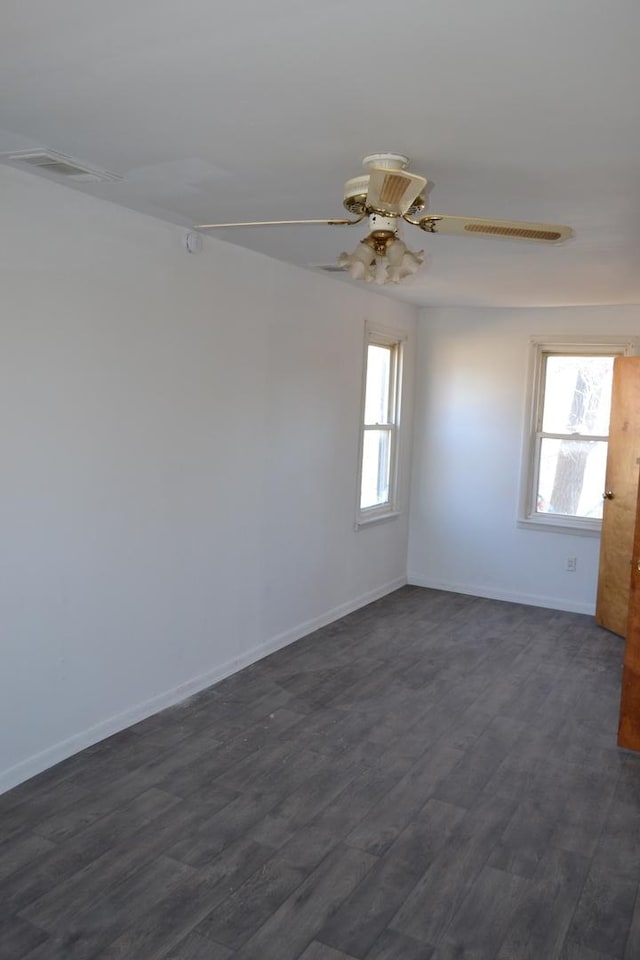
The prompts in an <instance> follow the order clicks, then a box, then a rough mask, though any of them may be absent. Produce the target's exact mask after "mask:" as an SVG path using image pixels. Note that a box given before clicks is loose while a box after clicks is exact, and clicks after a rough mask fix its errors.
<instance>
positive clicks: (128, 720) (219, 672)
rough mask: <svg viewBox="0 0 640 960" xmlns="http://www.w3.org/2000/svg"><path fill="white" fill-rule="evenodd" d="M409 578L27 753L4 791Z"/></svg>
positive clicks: (0, 783)
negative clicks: (27, 755)
mask: <svg viewBox="0 0 640 960" xmlns="http://www.w3.org/2000/svg"><path fill="white" fill-rule="evenodd" d="M406 582H407V578H406V577H399V578H397V579H396V580H392V581H390V582H389V583H386V584H384V585H382V586H380V587H377V588H376V589H375V590H370V591H368V592H367V593H364V594H361V595H360V596H359V597H355V598H354V599H352V600H348V601H347V602H346V603H341V604H340V605H339V606H337V607H334V608H333V609H332V610H327V611H326V612H325V613H323V614H321V615H320V616H318V617H314V618H312V619H311V620H306V621H305V622H304V623H301V624H298V626H296V627H293V628H292V629H291V630H287V631H285V632H284V633H281V634H279V635H278V636H276V637H272V638H271V639H270V640H266V641H265V642H264V643H260V644H258V645H256V646H254V647H252V648H251V649H250V650H246V651H244V652H243V653H242V654H241V655H240V656H238V657H234V658H233V659H231V660H227V661H226V663H222V664H219V665H218V666H216V667H214V668H213V669H212V670H209V671H207V672H206V673H202V674H199V675H198V676H197V677H193V678H192V679H190V680H187V681H186V682H184V683H181V684H179V685H178V686H177V687H172V688H171V689H170V690H165V691H164V692H163V693H160V694H158V695H157V696H155V697H152V698H151V699H150V700H145V701H144V702H143V703H139V704H136V705H135V706H133V707H130V708H129V709H128V710H124V711H123V712H121V713H118V714H116V715H115V716H113V717H109V718H108V719H106V720H103V721H101V722H100V723H96V724H94V725H93V726H91V727H88V728H87V729H86V730H82V731H81V732H80V733H76V734H74V735H73V736H71V737H68V738H67V739H66V740H62V741H60V742H59V743H55V744H53V746H51V747H48V748H47V749H46V750H43V751H41V752H40V753H37V754H34V755H33V756H31V757H27V758H26V759H25V760H22V761H20V763H17V764H15V765H14V766H12V767H9V768H8V769H6V770H3V771H0V794H1V793H4V792H5V791H6V790H10V789H11V788H12V787H15V786H17V785H18V784H19V783H23V782H24V781H25V780H29V779H30V778H31V777H34V776H36V774H38V773H42V771H43V770H48V769H49V767H53V766H54V765H55V764H56V763H60V762H61V761H62V760H66V759H67V758H68V757H71V756H73V754H74V753H79V751H80V750H85V749H86V748H87V747H91V746H93V744H94V743H98V742H99V741H100V740H104V739H105V738H106V737H111V736H113V734H114V733H119V732H120V731H121V730H124V729H126V728H127V727H130V726H132V725H133V724H134V723H138V722H139V721H140V720H145V719H146V718H147V717H150V716H152V715H153V714H154V713H159V712H160V710H165V709H166V708H167V707H172V706H174V705H175V704H176V703H180V702H181V701H182V700H186V699H187V698H188V697H192V696H193V695H194V694H196V693H199V692H200V691H201V690H205V689H206V688H207V687H211V686H213V684H215V683H219V682H220V681H221V680H224V679H225V677H228V676H230V675H231V674H233V673H237V671H238V670H242V669H243V667H248V666H249V665H250V664H252V663H255V662H256V661H257V660H262V658H263V657H266V656H268V655H269V654H270V653H274V652H275V651H276V650H279V649H280V648H281V647H286V646H288V644H290V643H294V642H295V641H296V640H300V639H301V637H305V636H307V634H309V633H313V631H314V630H319V629H320V628H321V627H325V626H327V624H329V623H333V621H334V620H339V619H340V617H344V616H346V615H347V614H348V613H353V611H354V610H359V609H360V608H361V607H364V606H366V605H367V604H368V603H372V602H373V601H374V600H379V599H380V597H384V596H386V594H388V593H392V592H393V591H394V590H398V589H399V588H400V587H403V586H404V585H405V584H406Z"/></svg>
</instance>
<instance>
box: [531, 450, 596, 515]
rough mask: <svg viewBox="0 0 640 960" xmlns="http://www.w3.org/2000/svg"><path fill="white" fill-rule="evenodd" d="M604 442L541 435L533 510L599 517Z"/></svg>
mask: <svg viewBox="0 0 640 960" xmlns="http://www.w3.org/2000/svg"><path fill="white" fill-rule="evenodd" d="M606 466H607V443H606V442H605V441H600V440H550V439H543V440H542V443H541V448H540V475H539V483H538V495H537V506H536V511H537V513H554V514H562V515H564V516H571V517H591V518H593V519H596V520H601V519H602V491H603V490H604V479H605V469H606Z"/></svg>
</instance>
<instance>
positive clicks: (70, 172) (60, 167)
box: [0, 150, 122, 183]
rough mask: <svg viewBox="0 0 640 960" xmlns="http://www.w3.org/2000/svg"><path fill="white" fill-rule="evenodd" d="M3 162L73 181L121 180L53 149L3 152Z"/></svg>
mask: <svg viewBox="0 0 640 960" xmlns="http://www.w3.org/2000/svg"><path fill="white" fill-rule="evenodd" d="M0 159H1V160H3V161H4V162H5V163H11V164H15V165H16V166H17V167H29V168H31V170H32V172H34V173H35V172H37V171H42V172H43V173H52V174H54V175H55V176H57V177H60V178H62V179H65V180H72V181H74V183H100V182H103V181H113V180H121V179H122V177H119V176H117V174H115V173H107V171H106V170H96V169H95V168H93V167H87V166H86V165H85V164H82V163H79V162H78V161H77V160H74V159H73V157H67V156H65V155H64V154H63V153H56V152H55V151H54V150H25V151H24V152H23V153H15V152H14V153H5V154H2V155H1V156H0Z"/></svg>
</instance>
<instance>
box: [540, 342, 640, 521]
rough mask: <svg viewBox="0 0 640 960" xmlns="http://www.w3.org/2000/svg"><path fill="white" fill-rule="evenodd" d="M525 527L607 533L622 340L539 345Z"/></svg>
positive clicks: (627, 346)
mask: <svg viewBox="0 0 640 960" xmlns="http://www.w3.org/2000/svg"><path fill="white" fill-rule="evenodd" d="M532 348H533V357H532V364H531V367H532V380H533V383H532V389H531V404H530V438H529V444H528V450H527V458H526V474H525V475H526V477H527V485H526V491H525V498H524V499H525V502H524V510H523V514H524V522H525V524H535V525H542V524H544V525H546V526H547V527H559V528H562V529H564V530H565V531H566V530H567V529H570V530H572V531H576V530H581V531H587V532H588V531H591V532H593V533H597V532H598V531H599V530H600V525H601V520H602V493H603V491H604V482H605V471H606V465H607V444H608V433H609V416H610V408H611V384H612V377H613V361H614V359H615V357H616V356H619V355H623V354H625V353H632V352H633V344H632V343H630V342H628V341H627V340H623V339H622V338H611V339H608V338H601V339H600V340H599V341H597V342H596V341H593V342H584V341H582V342H578V341H575V342H571V341H567V340H565V341H564V342H553V341H534V342H533V344H532Z"/></svg>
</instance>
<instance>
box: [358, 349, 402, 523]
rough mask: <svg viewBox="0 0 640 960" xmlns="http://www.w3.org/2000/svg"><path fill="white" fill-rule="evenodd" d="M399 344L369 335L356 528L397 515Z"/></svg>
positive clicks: (400, 351) (400, 359) (400, 358)
mask: <svg viewBox="0 0 640 960" xmlns="http://www.w3.org/2000/svg"><path fill="white" fill-rule="evenodd" d="M401 382H402V341H401V340H399V339H398V338H397V337H390V336H388V335H384V334H379V333H369V335H368V338H367V345H366V358H365V378H364V392H363V412H362V429H361V444H360V471H359V484H358V489H359V495H358V524H362V523H367V522H368V521H372V520H376V519H380V518H382V517H387V516H391V515H394V514H396V513H397V497H396V489H397V472H398V447H399V444H398V434H399V427H400V391H401Z"/></svg>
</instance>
